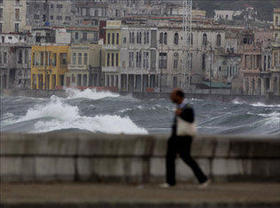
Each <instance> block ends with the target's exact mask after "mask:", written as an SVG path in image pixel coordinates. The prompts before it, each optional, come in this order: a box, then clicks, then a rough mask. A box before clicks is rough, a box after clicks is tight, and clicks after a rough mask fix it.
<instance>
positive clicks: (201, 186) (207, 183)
mask: <svg viewBox="0 0 280 208" xmlns="http://www.w3.org/2000/svg"><path fill="white" fill-rule="evenodd" d="M210 183H211V180H210V179H208V180H207V181H205V182H203V183H201V184H199V185H198V188H199V189H206V188H207V187H208V186H209V184H210Z"/></svg>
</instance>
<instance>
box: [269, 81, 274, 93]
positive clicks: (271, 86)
mask: <svg viewBox="0 0 280 208" xmlns="http://www.w3.org/2000/svg"><path fill="white" fill-rule="evenodd" d="M273 91H274V77H271V78H270V89H269V92H272V93H273Z"/></svg>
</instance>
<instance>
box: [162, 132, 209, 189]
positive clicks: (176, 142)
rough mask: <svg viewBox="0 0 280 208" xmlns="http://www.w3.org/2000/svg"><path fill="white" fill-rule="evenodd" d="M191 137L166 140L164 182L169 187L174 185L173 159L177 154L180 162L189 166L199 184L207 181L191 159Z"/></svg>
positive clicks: (176, 137) (174, 137)
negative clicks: (180, 159)
mask: <svg viewBox="0 0 280 208" xmlns="http://www.w3.org/2000/svg"><path fill="white" fill-rule="evenodd" d="M191 144H192V137H190V136H183V137H181V136H172V137H171V138H169V140H168V144H167V145H168V147H167V154H166V182H167V183H168V184H169V185H175V184H176V180H175V159H176V156H177V154H179V156H180V157H181V158H182V160H183V161H184V162H185V163H186V164H187V165H189V166H190V168H191V169H192V171H193V172H194V174H195V176H196V178H197V179H198V181H199V183H203V182H205V181H207V177H206V176H205V175H204V174H203V172H202V171H201V169H200V168H199V166H198V164H197V163H196V162H195V161H194V159H193V158H192V157H191Z"/></svg>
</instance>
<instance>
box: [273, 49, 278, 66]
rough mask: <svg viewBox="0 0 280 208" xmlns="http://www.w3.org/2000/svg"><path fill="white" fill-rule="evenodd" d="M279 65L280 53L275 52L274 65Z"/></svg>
mask: <svg viewBox="0 0 280 208" xmlns="http://www.w3.org/2000/svg"><path fill="white" fill-rule="evenodd" d="M277 65H278V53H277V52H276V53H274V67H276V66H277Z"/></svg>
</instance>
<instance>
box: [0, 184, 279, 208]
mask: <svg viewBox="0 0 280 208" xmlns="http://www.w3.org/2000/svg"><path fill="white" fill-rule="evenodd" d="M0 207H1V208H2V207H4V208H37V207H40V208H41V207H44V208H58V207H59V208H84V207H86V208H91V207H92V208H105V207H106V208H132V207H137V208H140V207H141V208H142V207H143V208H144V207H145V208H149V207H153V208H173V207H176V208H177V207H178V208H181V207H185V208H187V207H191V208H268V207H272V208H280V183H214V184H213V183H212V184H211V185H210V187H208V188H207V189H205V190H200V189H198V188H197V186H196V185H194V184H186V183H184V184H179V185H178V186H176V187H174V188H169V189H162V188H159V187H158V185H157V184H147V185H144V186H139V185H127V184H94V183H61V184H60V183H45V184H30V183H26V184H22V183H20V184H19V183H10V184H1V204H0Z"/></svg>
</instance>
